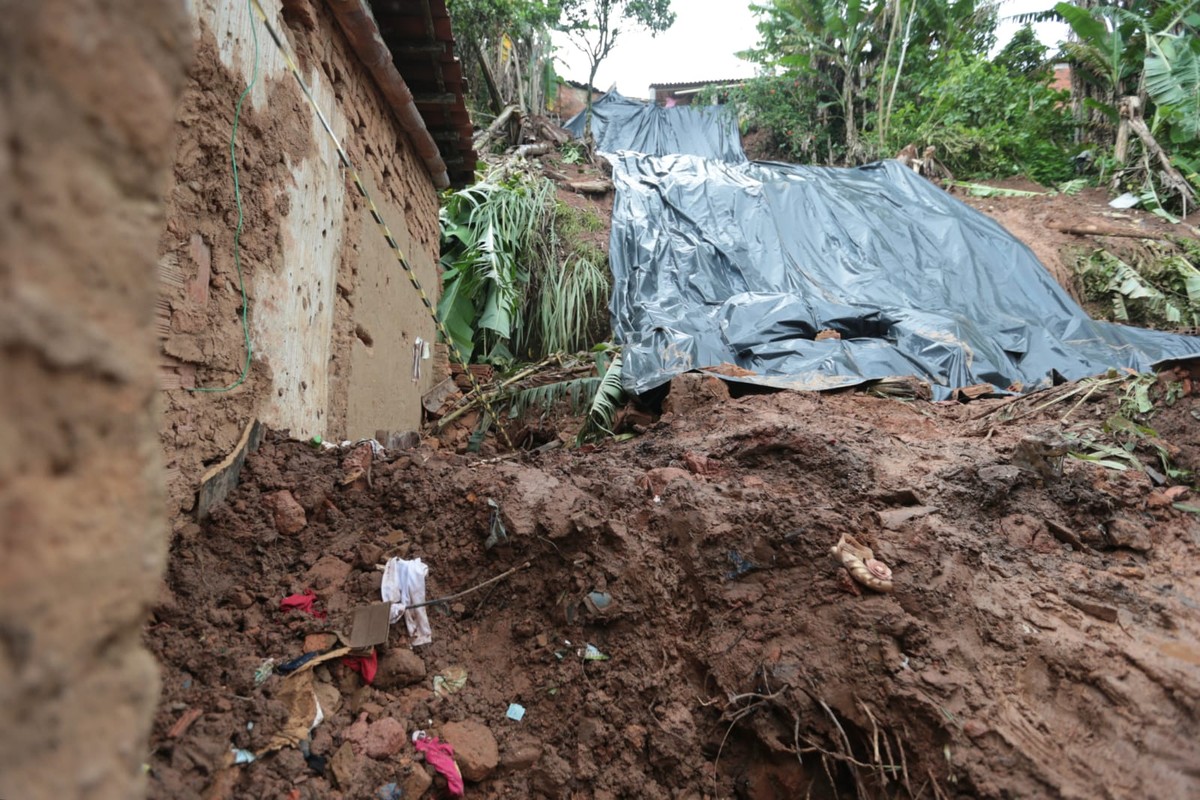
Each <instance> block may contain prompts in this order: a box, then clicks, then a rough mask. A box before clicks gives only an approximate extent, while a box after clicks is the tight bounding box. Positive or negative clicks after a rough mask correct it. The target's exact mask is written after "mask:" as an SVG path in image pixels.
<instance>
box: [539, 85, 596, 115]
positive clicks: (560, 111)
mask: <svg viewBox="0 0 1200 800" xmlns="http://www.w3.org/2000/svg"><path fill="white" fill-rule="evenodd" d="M588 88H589V87H588V85H587V84H586V83H580V82H579V81H568V80H563V79H560V80H559V82H558V89H557V91H555V93H554V99H553V100H552V101H551V109H550V110H551V111H553V112H554V113H555V114H557V115H558V116H559V118H561V119H570V118H571V117H573V116H575V115H576V114H578V113H579V112H580V111H583V110H584V109H585V108H587V96H588ZM590 88H591V90H592V102H593V103H594V102H596V101H597V100H599V99H600V98H601V97H603V96H604V92H602V91H600V90H599V89H597V88H596V87H595V86H592V87H590Z"/></svg>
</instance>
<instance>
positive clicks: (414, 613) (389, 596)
mask: <svg viewBox="0 0 1200 800" xmlns="http://www.w3.org/2000/svg"><path fill="white" fill-rule="evenodd" d="M428 574H429V566H428V565H427V564H425V562H424V561H422V560H421V559H419V558H414V559H411V560H406V559H403V558H391V559H388V562H387V565H386V566H385V567H384V569H383V584H382V587H381V594H382V595H383V600H384V602H386V603H391V604H392V613H391V623H392V624H393V625H395V624H396V622H397V621H399V619H400V615H401V614H403V615H404V621H405V623H406V624H407V625H408V635H409V637H410V638H411V639H412V644H413V646H418V645H423V644H429V643H430V642H432V641H433V632H432V630H430V627H429V616H428V615H427V614H426V613H425V609H424V608H410V606H412V605H414V604H417V603H424V602H425V577H426V576H427V575H428Z"/></svg>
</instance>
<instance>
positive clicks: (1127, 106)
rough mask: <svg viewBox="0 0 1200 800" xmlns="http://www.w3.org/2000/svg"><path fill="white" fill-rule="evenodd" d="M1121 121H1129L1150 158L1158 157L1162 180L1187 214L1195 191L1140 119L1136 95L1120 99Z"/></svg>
mask: <svg viewBox="0 0 1200 800" xmlns="http://www.w3.org/2000/svg"><path fill="white" fill-rule="evenodd" d="M1120 109H1121V122H1122V124H1124V123H1125V122H1128V123H1129V128H1130V130H1132V131H1133V132H1134V133H1136V134H1137V135H1138V138H1139V139H1141V140H1142V147H1144V148H1146V153H1147V154H1149V155H1150V156H1151V157H1152V158H1156V159H1158V163H1159V166H1161V167H1162V171H1163V181H1164V183H1166V184H1167V185H1168V186H1169V187H1170V188H1172V189H1174V190H1175V191H1177V192H1178V193H1179V196H1180V198H1182V200H1183V215H1184V216H1187V213H1188V211H1187V209H1188V206H1189V205H1191V206H1195V205H1196V191H1195V190H1194V189H1193V188H1192V186H1191V184H1190V183H1188V181H1187V178H1185V177H1183V176H1182V175H1180V174H1179V170H1177V169H1175V166H1174V165H1173V164H1172V163H1171V157H1170V156H1168V155H1167V154H1166V152H1165V151H1164V150H1163V149H1162V147H1161V146H1160V145H1159V144H1158V141H1157V140H1156V139H1155V138H1154V135H1153V134H1152V133H1150V128H1149V127H1147V126H1146V121H1145V120H1144V119H1142V103H1141V101H1140V100H1138V99H1137V98H1136V97H1126V98H1124V99H1123V100H1121V105H1120Z"/></svg>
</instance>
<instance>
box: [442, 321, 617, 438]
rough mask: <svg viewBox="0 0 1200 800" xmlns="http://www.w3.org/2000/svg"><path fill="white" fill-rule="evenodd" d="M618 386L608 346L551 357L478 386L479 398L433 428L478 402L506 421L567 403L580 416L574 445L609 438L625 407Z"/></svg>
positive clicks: (463, 402)
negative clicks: (498, 411)
mask: <svg viewBox="0 0 1200 800" xmlns="http://www.w3.org/2000/svg"><path fill="white" fill-rule="evenodd" d="M625 399H626V395H625V390H624V388H623V387H622V385H621V355H620V353H619V352H617V351H616V350H614V349H613V348H612V347H611V345H598V346H597V348H596V349H595V350H593V351H592V352H591V353H582V354H579V355H575V356H561V355H556V356H552V357H550V358H547V359H545V360H543V361H541V362H539V363H538V364H534V365H532V366H528V367H525V368H523V369H520V370H517V371H516V372H512V373H510V374H508V375H506V376H503V377H497V378H496V379H495V380H494V381H493V382H492V383H491V384H489V385H486V386H484V387H482V393H480V394H477V393H474V392H472V393H471V394H468V395H466V396H465V397H463V398H462V399H461V400H460V401H459V402H458V404H457V405H455V406H454V407H452V408H451V409H449V410H448V411H447V412H445V414H444V416H442V417H441V418H440V419H439V420H438V421H437V423H436V427H437V428H438V429H439V430H440V429H443V428H445V427H447V426H448V425H449V424H450V423H452V422H454V421H455V420H457V419H459V418H461V417H463V416H464V415H465V414H467V413H468V412H470V411H472V410H474V409H476V408H478V407H479V406H480V405H481V404H482V403H483V402H484V401H487V402H488V403H489V404H490V405H491V406H492V407H494V408H498V409H507V410H508V415H509V417H511V418H518V417H523V416H525V415H526V414H528V413H529V412H532V411H541V412H549V411H552V410H554V409H555V407H556V406H558V405H559V404H560V403H563V402H567V403H569V408H570V413H571V414H575V415H580V416H584V417H585V418H584V423H583V427H582V428H581V429H580V431H579V435H578V437H577V439H576V442H577V444H583V443H584V442H588V441H595V440H597V439H601V438H604V437H605V436H611V435H613V430H614V428H615V426H616V422H617V416H618V413H619V412H620V410H621V408H622V407H623V406H624V405H625Z"/></svg>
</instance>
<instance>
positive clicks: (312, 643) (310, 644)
mask: <svg viewBox="0 0 1200 800" xmlns="http://www.w3.org/2000/svg"><path fill="white" fill-rule="evenodd" d="M336 641H337V636H335V635H334V634H332V633H310V634H309V635H307V636H305V637H304V650H303V652H305V653H311V652H313V651H314V650H316V651H319V652H321V653H324V652H325V651H326V650H328V649H329V648H331V647H333V644H334V642H336Z"/></svg>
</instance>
